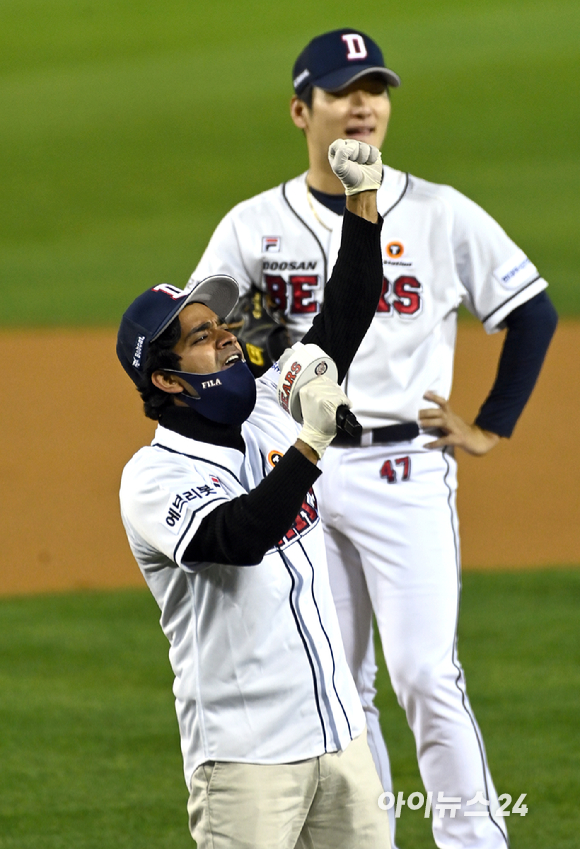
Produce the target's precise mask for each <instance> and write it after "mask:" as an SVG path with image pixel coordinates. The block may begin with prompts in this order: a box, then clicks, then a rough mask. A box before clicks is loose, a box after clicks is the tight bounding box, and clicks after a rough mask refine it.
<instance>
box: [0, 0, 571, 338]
mask: <svg viewBox="0 0 580 849" xmlns="http://www.w3.org/2000/svg"><path fill="white" fill-rule="evenodd" d="M330 10H332V13H331V11H330ZM345 25H346V26H357V27H360V28H362V29H364V30H367V31H369V32H370V33H372V34H373V35H374V36H375V38H376V39H377V40H378V41H379V42H380V43H381V44H382V45H383V47H384V50H385V55H386V57H387V61H388V63H389V64H390V65H391V66H392V67H394V68H395V69H396V70H397V71H398V72H399V73H400V75H401V77H402V79H403V85H402V87H401V88H400V89H399V90H397V91H395V92H394V93H393V119H392V122H391V128H390V130H389V135H388V139H387V142H386V146H385V149H384V156H385V160H386V161H388V162H389V163H390V164H392V165H394V166H395V167H398V168H401V169H403V170H410V171H412V172H413V173H416V174H419V175H420V176H423V177H426V178H427V179H432V180H435V181H439V182H450V183H452V184H453V185H455V186H456V187H457V188H459V189H461V190H463V191H465V192H466V193H467V194H468V195H470V196H471V197H473V198H474V199H475V200H477V201H478V202H480V203H481V204H482V205H483V206H484V207H485V208H486V209H488V210H489V211H490V212H491V213H492V214H493V215H494V216H495V217H496V218H497V219H498V220H499V221H500V223H502V224H503V225H504V227H505V228H506V229H507V231H508V232H509V233H510V235H512V237H513V238H514V239H515V240H516V241H517V242H518V243H519V244H520V245H521V246H522V247H523V248H524V249H525V250H526V251H527V252H528V253H529V254H530V255H531V256H532V257H533V259H534V261H535V262H536V264H537V265H538V267H539V268H540V271H541V272H542V273H543V274H544V276H545V277H546V278H547V279H548V280H549V281H550V284H551V287H552V288H551V294H552V297H553V299H554V301H555V303H556V305H557V307H558V309H559V311H560V312H561V313H562V314H568V315H576V314H577V313H578V312H579V311H580V287H578V286H577V284H576V275H577V269H578V267H579V266H580V240H579V239H578V237H577V231H578V221H579V219H580V215H579V204H578V197H579V194H580V163H579V157H578V142H579V138H578V131H579V127H580V102H579V99H578V96H577V89H578V83H579V82H580V61H579V60H580V5H579V4H578V2H577V0H544V1H543V2H541V3H539V2H537V0H488V2H486V3H485V5H481V4H474V3H469V2H467V0H439V2H437V3H433V2H432V0H407V2H405V3H397V4H395V3H383V4H374V5H372V4H371V6H366V7H365V6H364V4H361V6H360V8H358V9H356V10H354V11H353V7H352V4H351V3H348V2H345V0H336V2H335V3H333V4H332V6H329V4H327V3H323V2H314V3H313V2H310V0H296V2H294V3H292V4H282V3H279V2H276V3H274V2H257V0H247V2H245V3H243V4H242V5H241V6H239V5H236V4H232V3H229V2H225V0H214V2H213V3H208V4H204V5H203V7H202V8H201V4H194V3H190V2H186V0H166V2H164V3H163V4H158V3H154V2H152V0H140V2H139V3H136V2H135V0H101V2H100V3H96V2H94V0H74V2H73V0H42V2H41V0H4V2H3V3H2V4H1V9H0V184H1V185H2V200H3V202H2V204H1V205H0V274H1V280H2V285H1V286H0V324H2V325H5V326H27V325H36V324H47V325H62V324H65V325H70V324H73V325H75V324H103V323H104V324H116V323H117V321H118V318H119V315H120V314H121V313H122V311H123V309H124V308H125V306H126V305H127V303H128V302H129V301H130V300H131V299H132V298H133V297H134V296H135V295H136V294H138V293H139V292H141V291H142V290H143V289H144V288H146V287H147V286H149V285H154V284H155V283H158V282H161V281H168V282H171V283H174V284H176V285H183V284H184V283H185V281H186V280H187V278H188V276H189V274H190V272H191V270H192V269H193V267H194V266H195V264H196V262H197V260H198V258H199V256H200V254H201V251H202V250H203V247H204V246H205V244H206V242H207V239H208V237H209V235H210V234H211V232H212V230H213V228H214V226H215V225H216V223H217V221H218V220H219V218H220V217H221V215H222V214H223V213H224V212H225V211H226V210H227V209H228V208H229V207H230V206H231V205H232V204H233V203H234V202H236V201H238V200H241V199H242V198H244V197H247V196H248V195H250V194H252V193H255V192H257V191H259V190H261V189H265V188H268V187H269V186H271V185H274V184H276V183H278V182H280V181H282V180H284V179H286V178H288V177H291V176H293V175H294V174H296V173H298V172H299V171H301V170H303V169H304V168H305V166H306V160H305V149H304V144H303V139H302V137H301V135H300V133H299V132H298V131H297V130H296V129H295V128H294V127H293V125H291V123H290V119H289V117H288V101H289V97H290V94H291V86H290V75H291V67H292V64H293V61H294V59H295V57H296V55H297V54H298V52H299V50H300V49H301V48H302V47H303V46H304V44H305V43H306V41H307V40H308V39H309V38H310V37H312V36H313V35H315V34H317V33H319V32H321V31H324V30H325V29H329V28H332V27H338V26H345Z"/></svg>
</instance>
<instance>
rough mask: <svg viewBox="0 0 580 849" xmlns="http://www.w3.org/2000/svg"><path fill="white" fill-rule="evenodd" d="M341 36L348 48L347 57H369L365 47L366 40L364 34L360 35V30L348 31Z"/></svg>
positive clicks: (350, 58)
mask: <svg viewBox="0 0 580 849" xmlns="http://www.w3.org/2000/svg"><path fill="white" fill-rule="evenodd" d="M341 38H342V40H343V41H344V43H345V44H346V46H347V48H348V51H347V54H346V58H347V59H349V60H352V59H366V58H367V56H368V55H369V54H368V50H367V49H366V47H365V40H364V38H363V37H362V35H359V34H358V32H348V33H345V34H344V35H343V36H341Z"/></svg>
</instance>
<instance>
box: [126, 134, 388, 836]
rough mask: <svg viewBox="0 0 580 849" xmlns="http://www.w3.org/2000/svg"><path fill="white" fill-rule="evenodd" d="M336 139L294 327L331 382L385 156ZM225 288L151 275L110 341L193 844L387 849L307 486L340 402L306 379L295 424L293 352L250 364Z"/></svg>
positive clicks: (131, 497) (363, 275)
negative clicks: (316, 254) (312, 267)
mask: <svg viewBox="0 0 580 849" xmlns="http://www.w3.org/2000/svg"><path fill="white" fill-rule="evenodd" d="M329 155H330V157H331V160H332V167H333V168H334V169H335V171H336V173H337V174H340V175H341V179H342V180H344V185H345V187H346V189H347V191H348V192H350V193H352V196H351V197H350V198H349V202H348V203H347V212H346V213H345V217H344V227H343V236H342V243H341V250H340V255H339V259H338V261H337V264H336V267H335V270H334V273H333V275H332V279H331V280H330V281H329V284H328V287H327V296H326V302H325V304H324V308H323V309H322V310H321V311H320V313H319V314H318V315H317V317H316V320H315V321H314V323H313V325H312V327H311V328H310V330H308V332H307V333H306V336H305V338H304V343H306V344H307V345H314V346H319V347H318V348H316V347H315V350H317V351H320V353H324V352H326V353H328V354H330V355H331V356H332V357H333V359H334V360H335V364H336V367H337V370H338V378H339V379H340V380H342V379H343V378H344V375H345V373H346V371H347V369H348V367H349V365H350V362H351V360H352V357H353V356H354V354H355V351H356V348H357V347H358V344H359V343H360V341H361V340H362V338H363V336H364V334H365V332H366V330H367V328H368V326H369V324H370V322H371V320H372V318H373V315H374V311H375V308H376V304H377V301H378V298H379V294H380V291H381V280H382V273H381V260H380V229H381V223H382V222H381V221H380V219H379V216H378V214H377V209H376V189H377V187H378V185H379V184H380V180H381V175H382V164H381V160H380V154H379V151H378V150H377V149H376V148H372V147H371V146H369V145H367V144H366V143H362V142H358V141H356V140H338V141H336V142H335V143H334V144H333V146H332V148H331V151H330V154H329ZM355 282H356V286H355ZM237 298H238V287H237V284H236V282H235V281H234V280H233V279H232V278H231V277H228V276H223V275H221V276H220V275H217V276H211V277H208V278H207V279H205V280H203V281H201V282H200V283H199V285H197V286H195V287H194V288H193V291H187V292H186V291H182V290H181V289H177V288H176V287H174V286H169V285H167V284H162V285H159V286H155V287H154V288H153V289H151V290H148V291H147V292H145V293H143V294H142V295H140V296H139V297H138V298H137V299H136V300H135V301H134V302H133V303H132V304H131V306H130V307H129V308H128V310H127V311H126V312H125V314H124V316H123V319H122V322H121V325H120V328H119V333H118V341H117V353H118V356H119V359H120V361H121V364H122V365H123V367H124V368H125V370H126V372H127V373H128V375H129V376H130V377H131V379H132V380H133V381H134V383H135V384H136V386H137V388H138V389H139V391H140V394H141V397H142V399H143V401H144V405H145V412H146V415H148V416H149V417H150V418H153V419H155V420H158V422H159V426H158V428H157V431H156V433H155V438H154V440H153V443H152V444H151V446H148V447H146V448H143V449H141V450H140V451H139V452H138V453H137V454H136V455H135V456H134V457H133V459H132V460H130V462H129V463H128V464H127V466H126V467H125V470H124V472H123V477H122V483H121V493H120V497H121V511H122V516H123V522H124V524H125V528H126V531H127V535H128V539H129V543H130V546H131V549H132V551H133V553H134V555H135V558H136V560H137V562H138V564H139V566H140V568H141V570H142V572H143V575H144V576H145V579H146V581H147V583H148V585H149V588H150V589H151V592H152V593H153V595H154V597H155V599H156V600H157V602H158V604H159V607H160V609H161V626H162V628H163V630H164V632H165V634H166V636H167V638H168V640H169V642H170V652H169V654H170V660H171V664H172V667H173V670H174V673H175V682H174V688H173V689H174V693H175V700H176V710H177V716H178V722H179V729H180V734H181V745H182V752H183V759H184V771H185V778H186V782H187V785H188V787H189V789H190V792H191V795H190V799H189V805H188V810H189V817H190V829H191V833H192V836H193V838H194V840H196V841H197V845H198V847H200V849H206V847H208V848H209V847H212V849H273V847H277V849H294V847H301V848H302V849H306V847H311V849H336V847H342V849H351V848H352V847H353V846H356V847H361V849H389V847H390V840H389V829H388V825H387V815H386V813H385V812H384V811H382V810H381V808H380V807H379V804H378V800H379V796H380V794H381V792H382V788H381V784H380V780H379V777H378V775H377V771H376V769H375V766H374V763H373V759H372V756H371V753H370V750H369V747H368V744H367V742H366V732H365V717H364V712H363V710H362V708H361V705H360V700H359V698H358V695H357V691H356V687H355V684H354V681H353V679H352V675H351V674H350V671H349V668H348V664H347V662H346V658H345V656H344V650H343V647H342V641H341V639H340V631H339V626H338V621H337V617H336V611H335V608H334V605H333V602H332V596H331V592H330V586H329V583H328V573H327V568H326V559H325V552H324V534H323V530H322V523H321V521H320V519H319V516H318V511H317V503H316V498H315V496H314V494H313V492H312V489H311V488H312V485H313V484H314V481H315V480H316V479H317V477H318V475H319V474H320V472H319V470H318V469H317V463H318V460H319V458H320V457H321V456H322V455H323V453H324V451H325V449H326V447H327V446H328V444H329V443H330V442H331V440H332V439H333V437H334V436H335V434H336V431H337V425H336V417H337V408H338V407H339V406H342V405H344V404H347V406H348V399H347V398H346V396H345V395H344V393H343V392H342V390H341V389H340V388H339V385H338V383H337V382H336V380H335V381H334V382H333V381H332V380H330V379H329V377H325V376H320V377H313V379H312V380H311V381H310V382H305V383H304V385H303V386H302V388H301V389H300V390H299V399H300V402H301V415H302V417H303V420H304V424H303V427H302V428H300V427H299V426H298V425H296V423H295V422H294V421H293V420H292V419H291V418H290V416H289V415H288V413H287V412H285V411H284V410H283V409H282V406H280V404H281V403H282V398H285V399H286V400H287V401H288V400H289V397H288V396H286V395H283V394H282V398H281V401H280V404H279V402H278V394H277V393H278V383H279V382H280V386H281V387H282V389H283V390H286V389H288V390H289V391H290V395H291V392H292V385H293V383H294V382H295V384H296V386H295V387H294V388H295V389H296V391H298V385H299V378H298V377H296V375H299V366H300V363H299V361H297V360H292V359H290V360H287V359H286V360H285V361H284V362H285V363H286V362H290V363H292V365H291V367H289V370H288V372H287V373H286V372H284V371H283V372H282V375H281V374H280V369H279V367H278V365H277V364H276V365H274V366H273V367H272V368H271V369H270V370H269V371H268V372H267V373H266V374H265V375H264V376H263V377H261V378H259V380H258V381H256V380H255V378H254V376H253V375H252V373H251V372H250V370H249V368H248V367H247V365H246V363H245V362H244V361H243V357H242V354H241V348H240V345H239V343H238V342H237V340H236V338H235V336H234V335H233V334H232V333H231V332H230V331H229V330H228V328H227V325H226V324H225V321H224V319H223V318H220V316H225V315H227V314H228V313H229V312H230V311H231V309H232V308H233V307H234V306H235V304H236V301H237ZM300 350H303V348H302V347H301V348H300ZM289 356H290V357H296V356H297V354H295V353H294V352H293V351H290V352H289ZM319 370H320V369H319V368H318V369H317V372H316V373H318V372H319ZM295 377H296V380H294V378H295ZM279 378H280V381H279ZM282 389H281V390H280V391H281V393H282ZM292 408H293V405H292Z"/></svg>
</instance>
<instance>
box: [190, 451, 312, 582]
mask: <svg viewBox="0 0 580 849" xmlns="http://www.w3.org/2000/svg"><path fill="white" fill-rule="evenodd" d="M319 475H320V470H319V469H318V467H317V466H316V465H315V464H314V463H311V462H310V460H308V459H307V458H306V457H305V456H304V455H303V454H301V453H300V451H298V449H297V448H294V446H292V447H291V448H289V449H288V451H287V452H286V454H284V456H283V457H282V458H281V459H280V461H279V462H278V464H277V465H276V466H275V468H274V469H272V471H271V472H270V474H269V475H267V476H266V477H265V478H264V480H263V481H261V482H260V483H259V484H258V486H257V487H256V488H255V489H253V490H252V491H251V492H250V493H249V494H248V495H241V496H240V497H239V498H233V499H232V500H231V501H228V502H227V503H226V504H221V505H220V506H219V507H216V508H215V510H212V512H211V513H210V514H209V516H206V517H205V519H203V521H202V522H201V523H200V526H199V528H198V530H197V533H196V535H195V536H194V538H193V539H192V541H191V542H190V544H189V545H188V546H187V549H186V551H185V556H184V560H185V562H187V563H203V562H208V561H209V562H211V563H229V564H232V565H240V566H249V565H253V564H257V563H260V562H261V561H262V559H263V557H264V555H265V554H266V552H267V551H269V550H270V549H271V548H272V546H274V545H276V543H277V542H279V540H280V539H282V537H283V536H284V534H285V533H286V532H287V531H288V530H289V529H290V528H291V527H292V524H293V523H294V520H295V519H296V517H297V515H298V513H299V511H300V508H301V507H302V503H303V501H304V498H305V496H306V493H307V492H308V490H309V489H310V487H311V486H312V484H313V483H314V481H315V480H316V479H317V478H318V477H319Z"/></svg>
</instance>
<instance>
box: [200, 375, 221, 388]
mask: <svg viewBox="0 0 580 849" xmlns="http://www.w3.org/2000/svg"><path fill="white" fill-rule="evenodd" d="M221 385H222V382H221V380H220V379H219V377H216V379H215V380H204V381H203V383H202V384H201V388H202V389H211V388H212V387H213V386H221Z"/></svg>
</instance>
